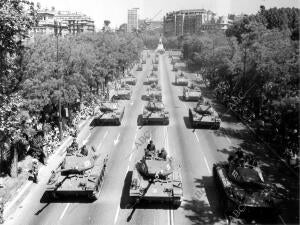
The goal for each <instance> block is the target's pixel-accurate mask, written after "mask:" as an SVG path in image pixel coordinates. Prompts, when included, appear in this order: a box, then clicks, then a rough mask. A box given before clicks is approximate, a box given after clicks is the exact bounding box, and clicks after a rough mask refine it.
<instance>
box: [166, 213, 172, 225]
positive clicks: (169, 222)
mask: <svg viewBox="0 0 300 225" xmlns="http://www.w3.org/2000/svg"><path fill="white" fill-rule="evenodd" d="M167 215H168V216H167V217H168V225H170V221H171V219H170V210H168V211H167Z"/></svg>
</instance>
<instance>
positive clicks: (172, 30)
mask: <svg viewBox="0 0 300 225" xmlns="http://www.w3.org/2000/svg"><path fill="white" fill-rule="evenodd" d="M218 21H220V20H219V19H217V17H216V14H215V13H213V12H212V11H210V10H205V9H191V10H179V11H176V12H170V13H167V15H166V16H165V17H164V21H163V32H164V35H165V36H179V35H183V34H195V33H200V32H201V31H203V30H209V29H226V28H227V24H225V22H224V23H223V24H220V23H219V22H218ZM223 21H224V20H223Z"/></svg>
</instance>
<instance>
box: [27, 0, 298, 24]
mask: <svg viewBox="0 0 300 225" xmlns="http://www.w3.org/2000/svg"><path fill="white" fill-rule="evenodd" d="M33 1H34V2H40V3H41V6H42V8H46V7H47V8H49V9H50V8H51V7H52V6H54V7H55V8H56V9H57V10H69V11H74V12H82V13H85V14H87V15H88V16H90V17H92V18H93V19H94V20H95V24H96V28H98V29H99V28H101V27H102V26H103V21H104V20H106V19H107V20H110V21H111V26H112V28H115V27H116V26H119V25H121V24H122V23H126V21H127V10H128V9H130V8H133V7H138V8H140V18H149V19H154V20H162V18H163V16H164V15H165V14H166V13H167V12H169V11H174V10H180V9H201V8H204V9H210V10H212V11H213V12H216V13H217V14H218V15H227V14H228V13H234V14H240V13H246V14H250V13H255V12H257V11H258V10H259V6H260V5H262V4H263V5H265V6H266V8H270V7H297V8H299V2H300V1H299V0H107V1H104V0H33Z"/></svg>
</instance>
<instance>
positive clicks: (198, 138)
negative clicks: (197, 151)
mask: <svg viewBox="0 0 300 225" xmlns="http://www.w3.org/2000/svg"><path fill="white" fill-rule="evenodd" d="M194 134H195V136H196V139H197V141H198V142H200V141H199V138H198V135H197V133H196V132H194Z"/></svg>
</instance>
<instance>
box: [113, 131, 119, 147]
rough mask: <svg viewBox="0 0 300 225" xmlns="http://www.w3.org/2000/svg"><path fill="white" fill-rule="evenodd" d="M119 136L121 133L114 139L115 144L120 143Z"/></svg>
mask: <svg viewBox="0 0 300 225" xmlns="http://www.w3.org/2000/svg"><path fill="white" fill-rule="evenodd" d="M119 137H120V133H119V134H118V137H117V138H116V139H115V140H114V145H117V144H118V143H119V141H120V140H119Z"/></svg>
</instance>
